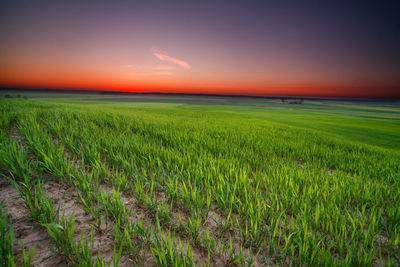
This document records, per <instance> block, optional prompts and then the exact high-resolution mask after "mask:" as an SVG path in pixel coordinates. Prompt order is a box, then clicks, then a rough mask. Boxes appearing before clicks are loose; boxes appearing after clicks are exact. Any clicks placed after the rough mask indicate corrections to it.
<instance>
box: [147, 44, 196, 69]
mask: <svg viewBox="0 0 400 267" xmlns="http://www.w3.org/2000/svg"><path fill="white" fill-rule="evenodd" d="M152 52H153V55H154V56H155V57H156V58H158V59H159V60H162V61H166V62H170V63H172V64H175V65H178V66H179V67H182V68H185V69H191V68H192V66H190V65H189V63H187V62H186V61H183V60H181V59H177V58H174V57H171V56H168V55H167V53H165V52H163V51H160V50H158V49H156V48H154V47H153V48H152Z"/></svg>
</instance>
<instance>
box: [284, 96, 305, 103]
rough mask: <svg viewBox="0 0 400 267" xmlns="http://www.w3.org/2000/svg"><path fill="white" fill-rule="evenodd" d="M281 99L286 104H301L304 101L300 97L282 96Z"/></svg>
mask: <svg viewBox="0 0 400 267" xmlns="http://www.w3.org/2000/svg"><path fill="white" fill-rule="evenodd" d="M281 101H282V103H288V104H303V103H304V99H302V98H300V99H289V98H285V97H282V98H281Z"/></svg>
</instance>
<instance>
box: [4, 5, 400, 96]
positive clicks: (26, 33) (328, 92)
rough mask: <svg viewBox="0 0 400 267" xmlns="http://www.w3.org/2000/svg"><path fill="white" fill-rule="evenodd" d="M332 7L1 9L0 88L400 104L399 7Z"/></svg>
mask: <svg viewBox="0 0 400 267" xmlns="http://www.w3.org/2000/svg"><path fill="white" fill-rule="evenodd" d="M322 2H324V3H322ZM327 2H328V1H259V0H254V1H218V0H216V1H127V0H126V1H87V0H85V1H38V0H35V1H17V0H12V1H1V3H0V35H1V41H0V86H2V87H24V88H63V89H67V88H71V89H96V90H116V91H132V92H184V93H211V94H246V95H249V94H256V95H296V96H349V97H387V98H391V97H397V98H400V18H399V14H400V4H399V3H400V1H397V3H396V2H394V3H390V2H385V1H375V2H370V1H358V4H357V2H353V3H352V2H351V1H329V2H330V4H327ZM294 3H296V4H294Z"/></svg>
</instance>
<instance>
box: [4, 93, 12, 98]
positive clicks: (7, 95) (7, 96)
mask: <svg viewBox="0 0 400 267" xmlns="http://www.w3.org/2000/svg"><path fill="white" fill-rule="evenodd" d="M4 97H5V98H12V96H11V95H9V94H6V95H5V96H4Z"/></svg>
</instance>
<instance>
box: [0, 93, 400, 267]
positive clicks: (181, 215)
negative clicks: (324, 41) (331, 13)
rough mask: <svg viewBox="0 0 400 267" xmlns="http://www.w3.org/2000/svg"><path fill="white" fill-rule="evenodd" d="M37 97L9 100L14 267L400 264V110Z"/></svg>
mask: <svg viewBox="0 0 400 267" xmlns="http://www.w3.org/2000/svg"><path fill="white" fill-rule="evenodd" d="M27 95H28V99H22V98H21V99H15V98H14V99H10V98H1V99H0V114H1V118H0V174H1V176H2V177H1V179H2V181H1V190H0V200H2V201H3V204H2V205H1V206H0V209H1V214H2V218H1V220H0V239H1V240H0V243H2V245H1V247H0V253H1V254H0V258H1V261H2V262H0V265H1V266H3V265H4V266H7V264H9V265H8V266H13V265H12V262H16V264H17V266H22V264H24V263H25V264H27V266H29V261H30V259H29V256H28V255H27V254H29V252H31V256H33V258H32V259H31V261H32V263H34V264H38V265H39V266H49V265H51V264H55V262H58V263H60V262H61V263H63V264H68V265H71V266H107V265H108V264H111V266H134V265H139V266H148V265H151V266H153V265H157V266H193V265H196V266H202V265H205V266H226V265H237V266H245V265H252V266H265V265H273V266H274V265H281V266H282V265H283V266H288V265H294V266H299V265H306V266H333V265H335V266H376V265H379V266H398V265H399V264H400V256H399V255H400V250H399V246H400V104H399V102H395V101H392V102H377V101H370V102H366V101H364V102H363V101H353V102H350V101H344V100H343V101H339V100H338V101H328V100H306V101H305V103H303V104H288V103H281V101H280V100H273V99H252V98H237V97H236V98H234V97H195V96H193V97H178V96H170V97H168V96H112V95H108V96H104V95H73V94H69V95H57V94H53V95H49V94H34V93H31V94H27ZM13 192H14V193H13ZM10 195H12V196H15V197H13V198H10V197H9V196H10ZM7 213H8V216H7ZM18 214H19V215H18ZM21 214H24V216H22V215H21ZM17 215H18V216H20V217H21V216H22V217H21V218H24V220H22V219H20V220H16V219H15V218H16V217H17ZM24 227H25V228H24ZM27 227H31V228H29V229H33V230H32V231H37V233H40V235H41V236H42V238H43V240H46V242H48V243H46V244H48V245H47V246H40V245H39V242H37V241H35V240H32V238H29V235H28V234H27V233H26V231H24V230H23V229H27ZM12 229H14V230H12ZM21 229H22V230H21ZM18 233H19V234H18ZM20 241H22V242H23V244H24V246H22V245H21V242H20ZM43 242H44V241H43ZM22 247H24V248H22ZM35 247H36V248H37V249H36V250H35V249H34V248H35ZM49 251H50V252H49ZM24 253H25V254H26V255H25V257H24ZM55 259H57V261H56V260H55ZM40 264H42V265H40ZM35 266H36V265H35Z"/></svg>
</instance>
